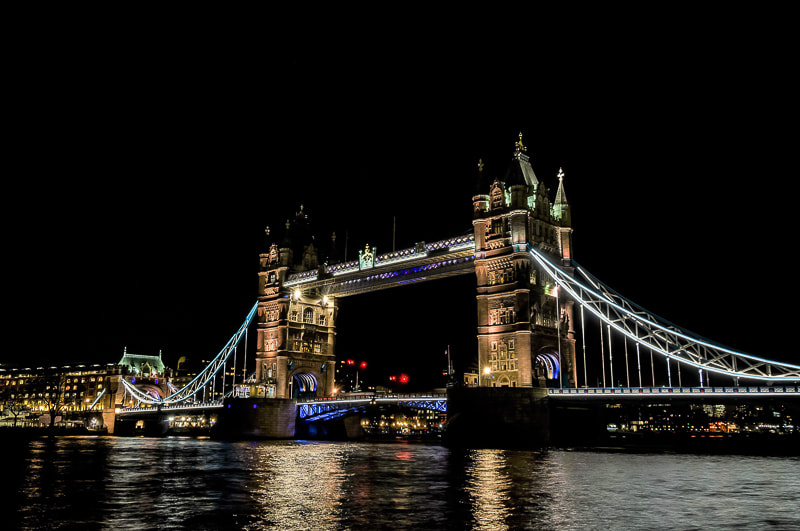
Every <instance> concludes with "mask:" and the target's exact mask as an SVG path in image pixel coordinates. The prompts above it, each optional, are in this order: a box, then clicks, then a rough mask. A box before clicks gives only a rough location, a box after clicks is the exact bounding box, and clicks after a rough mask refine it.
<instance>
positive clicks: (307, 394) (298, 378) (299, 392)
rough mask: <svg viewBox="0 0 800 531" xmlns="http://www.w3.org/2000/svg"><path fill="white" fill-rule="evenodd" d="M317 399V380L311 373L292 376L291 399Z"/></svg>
mask: <svg viewBox="0 0 800 531" xmlns="http://www.w3.org/2000/svg"><path fill="white" fill-rule="evenodd" d="M316 397H317V378H316V376H314V375H313V374H311V373H306V372H301V373H297V374H294V375H293V376H292V398H297V399H301V400H302V399H308V398H316Z"/></svg>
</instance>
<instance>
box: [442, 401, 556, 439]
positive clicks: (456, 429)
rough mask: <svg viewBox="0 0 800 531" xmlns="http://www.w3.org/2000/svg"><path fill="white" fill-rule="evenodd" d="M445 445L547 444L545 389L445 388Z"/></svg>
mask: <svg viewBox="0 0 800 531" xmlns="http://www.w3.org/2000/svg"><path fill="white" fill-rule="evenodd" d="M444 441H445V444H446V445H447V446H450V447H467V448H541V447H545V446H548V445H549V443H550V414H549V409H548V405H547V390H546V389H539V388H520V387H516V388H514V387H467V388H463V387H462V388H452V389H448V390H447V426H446V430H445V438H444Z"/></svg>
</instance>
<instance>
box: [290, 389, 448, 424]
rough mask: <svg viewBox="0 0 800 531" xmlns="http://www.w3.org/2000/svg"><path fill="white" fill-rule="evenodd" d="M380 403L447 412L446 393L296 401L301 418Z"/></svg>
mask: <svg viewBox="0 0 800 531" xmlns="http://www.w3.org/2000/svg"><path fill="white" fill-rule="evenodd" d="M381 405H404V406H407V407H414V408H418V409H430V410H434V411H439V412H442V413H446V412H447V395H446V394H444V393H422V394H371V393H366V394H357V395H349V396H346V397H335V398H316V399H313V400H305V401H298V402H297V416H298V418H300V419H301V420H308V421H311V420H328V419H331V418H335V417H340V416H342V415H345V414H347V413H349V412H354V411H359V410H362V411H363V410H366V408H367V407H376V406H381Z"/></svg>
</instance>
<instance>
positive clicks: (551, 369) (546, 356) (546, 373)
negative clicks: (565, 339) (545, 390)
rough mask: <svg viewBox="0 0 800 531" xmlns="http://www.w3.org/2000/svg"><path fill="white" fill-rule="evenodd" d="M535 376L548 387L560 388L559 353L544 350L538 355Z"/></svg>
mask: <svg viewBox="0 0 800 531" xmlns="http://www.w3.org/2000/svg"><path fill="white" fill-rule="evenodd" d="M534 375H535V377H536V378H538V379H539V380H540V381H541V380H544V381H545V383H546V384H547V387H558V381H559V380H558V379H559V378H560V377H561V361H560V359H559V355H558V352H557V351H553V350H551V349H543V350H542V351H541V352H539V354H537V355H536V361H535V363H534Z"/></svg>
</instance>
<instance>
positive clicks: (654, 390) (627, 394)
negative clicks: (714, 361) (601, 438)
mask: <svg viewBox="0 0 800 531" xmlns="http://www.w3.org/2000/svg"><path fill="white" fill-rule="evenodd" d="M787 395H788V396H800V386H791V385H790V386H746V387H716V386H709V387H588V388H587V387H581V388H578V389H571V388H569V389H549V390H548V397H549V398H553V399H556V400H557V399H560V398H581V399H587V400H608V399H609V398H613V399H617V398H623V399H624V398H637V399H648V398H649V399H653V400H659V399H664V398H678V397H680V398H702V397H723V396H724V397H725V398H763V397H768V396H787Z"/></svg>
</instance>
